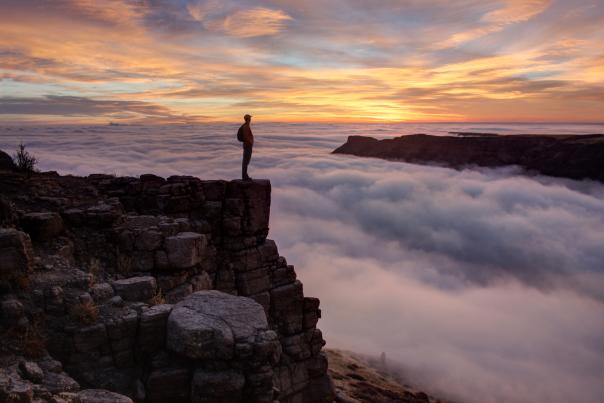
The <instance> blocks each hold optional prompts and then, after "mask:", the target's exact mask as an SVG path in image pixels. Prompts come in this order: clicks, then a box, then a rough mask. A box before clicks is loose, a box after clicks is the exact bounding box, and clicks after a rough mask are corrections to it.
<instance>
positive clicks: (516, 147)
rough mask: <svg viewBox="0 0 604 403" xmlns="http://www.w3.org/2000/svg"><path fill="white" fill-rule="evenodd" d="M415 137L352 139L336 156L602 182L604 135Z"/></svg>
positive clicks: (603, 177)
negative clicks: (514, 169)
mask: <svg viewBox="0 0 604 403" xmlns="http://www.w3.org/2000/svg"><path fill="white" fill-rule="evenodd" d="M460 135H461V137H460V136H429V135H425V134H414V135H408V136H401V137H395V138H392V139H385V140H377V139H374V138H372V137H364V136H350V137H348V140H347V141H346V143H344V144H343V145H341V146H340V147H338V148H337V149H336V150H334V151H333V153H334V154H350V155H356V156H359V157H374V158H383V159H388V160H401V161H406V162H411V163H416V164H433V165H445V166H449V167H453V168H463V167H467V166H484V167H501V166H506V165H518V166H520V167H522V168H524V169H525V170H527V171H530V172H537V173H540V174H542V175H549V176H557V177H563V178H570V179H578V180H581V179H592V180H596V181H600V182H604V135H602V134H593V135H537V134H527V135H510V136H502V135H496V134H487V133H482V134H480V133H477V134H470V133H460Z"/></svg>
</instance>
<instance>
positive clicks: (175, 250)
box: [165, 232, 208, 269]
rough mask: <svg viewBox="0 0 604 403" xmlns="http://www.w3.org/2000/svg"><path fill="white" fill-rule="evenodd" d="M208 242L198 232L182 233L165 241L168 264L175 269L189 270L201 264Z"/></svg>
mask: <svg viewBox="0 0 604 403" xmlns="http://www.w3.org/2000/svg"><path fill="white" fill-rule="evenodd" d="M207 244H208V241H207V238H206V236H205V235H202V234H198V233H196V232H181V233H179V234H176V235H174V236H171V237H167V238H166V240H165V247H166V252H167V253H168V264H169V265H170V267H172V268H175V269H188V268H190V267H193V266H195V265H197V264H199V263H201V261H202V258H203V257H204V254H205V251H206V247H207Z"/></svg>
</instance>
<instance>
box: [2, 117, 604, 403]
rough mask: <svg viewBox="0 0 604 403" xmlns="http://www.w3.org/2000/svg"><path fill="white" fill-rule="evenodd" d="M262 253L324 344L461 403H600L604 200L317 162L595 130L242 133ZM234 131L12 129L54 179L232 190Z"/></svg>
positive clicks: (506, 177) (559, 187)
mask: <svg viewBox="0 0 604 403" xmlns="http://www.w3.org/2000/svg"><path fill="white" fill-rule="evenodd" d="M255 127H256V134H257V144H256V147H255V149H254V156H253V158H252V166H251V169H250V173H251V175H252V176H254V177H268V178H270V179H271V181H272V183H273V206H272V215H271V237H273V238H274V239H276V241H277V243H278V245H279V247H280V252H281V254H283V255H284V256H286V257H287V259H288V261H289V262H290V263H291V264H294V265H295V266H296V269H297V272H298V275H299V277H300V279H301V280H302V281H303V283H304V286H305V291H306V294H307V295H314V296H318V297H320V298H321V300H322V309H323V312H324V315H323V319H321V322H320V327H321V328H322V329H323V330H324V332H325V336H326V339H327V340H328V343H329V346H332V347H344V348H351V349H354V350H358V351H363V352H367V353H372V354H379V353H381V352H382V351H384V352H386V354H387V357H388V359H389V360H390V361H392V362H396V363H398V364H399V365H401V367H402V368H403V370H404V372H405V375H406V377H407V378H408V379H409V380H410V382H416V383H419V384H421V385H423V387H425V388H426V389H428V390H431V391H435V392H438V393H440V394H441V395H442V396H443V397H447V398H451V399H455V400H457V401H461V402H467V403H491V402H493V403H494V402H511V403H528V402H531V403H532V402H535V401H544V402H553V403H558V402H560V403H562V402H564V403H566V402H568V401H582V402H587V403H597V402H600V400H601V397H602V396H603V395H604V386H603V384H602V382H601V380H602V377H603V376H604V341H603V340H604V324H603V323H602V317H604V293H603V291H602V290H604V252H603V251H602V247H601V246H602V244H604V186H603V185H602V184H598V183H592V182H575V181H569V180H559V179H552V178H545V177H525V176H521V175H518V171H517V170H516V169H514V168H506V169H498V170H491V169H484V170H464V171H455V170H451V169H447V168H439V167H428V166H418V165H412V164H404V163H394V162H387V161H381V160H373V159H362V158H355V157H348V156H335V155H331V154H329V152H330V151H331V150H333V149H334V148H335V147H336V146H337V145H339V144H341V143H342V142H343V141H344V140H345V138H346V136H348V135H351V134H368V135H374V136H392V135H398V134H404V133H408V132H426V133H431V132H438V133H443V132H445V133H446V132H447V131H449V130H461V131H464V130H466V131H467V130H476V131H491V132H493V131H495V132H496V131H502V132H508V133H514V132H527V131H533V132H552V131H556V132H559V133H570V132H576V131H582V132H593V131H598V130H600V131H601V127H597V126H539V125H532V126H509V125H508V126H495V125H479V126H476V125H474V126H470V125H455V126H453V125H426V126H421V125H415V126H411V125H310V124H307V125H294V124H280V125H257V126H255ZM236 128H237V125H204V126H163V127H149V126H130V127H106V126H105V127H101V126H71V127H60V126H52V127H33V128H32V127H30V128H19V127H10V128H8V127H7V128H3V129H1V130H0V148H2V149H8V150H12V149H14V148H15V147H16V145H17V144H18V142H19V141H24V142H25V143H26V144H27V145H28V146H29V148H31V151H32V152H34V154H35V155H36V156H37V157H38V158H39V159H40V161H41V164H42V168H44V169H57V170H59V171H60V172H63V173H80V174H88V173H92V172H99V171H101V172H114V173H117V174H122V175H123V174H132V175H138V174H141V173H146V172H152V173H156V174H160V175H164V176H167V175H171V174H187V175H197V176H200V177H202V178H209V179H211V178H233V177H237V175H238V174H239V169H240V168H239V167H240V158H241V155H240V153H241V150H240V148H239V146H238V144H237V143H236V141H235V138H234V135H235V134H234V133H235V131H236Z"/></svg>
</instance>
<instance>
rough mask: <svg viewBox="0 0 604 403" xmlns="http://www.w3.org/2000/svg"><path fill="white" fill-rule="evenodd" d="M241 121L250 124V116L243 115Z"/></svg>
mask: <svg viewBox="0 0 604 403" xmlns="http://www.w3.org/2000/svg"><path fill="white" fill-rule="evenodd" d="M243 120H245V123H250V122H251V121H252V115H245V116H244V117H243Z"/></svg>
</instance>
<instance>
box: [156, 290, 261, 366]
mask: <svg viewBox="0 0 604 403" xmlns="http://www.w3.org/2000/svg"><path fill="white" fill-rule="evenodd" d="M267 329H268V322H267V320H266V314H265V313H264V308H262V306H261V305H260V304H258V303H257V302H255V301H254V300H252V299H250V298H245V297H237V296H233V295H230V294H225V293H222V292H219V291H215V290H211V291H199V292H196V293H194V294H191V295H190V296H188V297H187V298H186V299H185V300H183V301H181V302H179V303H178V304H176V305H175V306H174V308H173V309H172V312H171V313H170V316H169V317H168V328H167V337H166V338H167V346H168V348H169V349H170V350H172V351H174V352H177V353H180V354H183V355H185V356H187V357H189V358H194V359H231V358H232V357H233V355H234V347H235V343H236V342H238V343H239V342H246V341H249V342H252V341H253V340H254V337H255V336H256V335H257V334H258V333H259V332H263V331H265V330H267Z"/></svg>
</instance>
